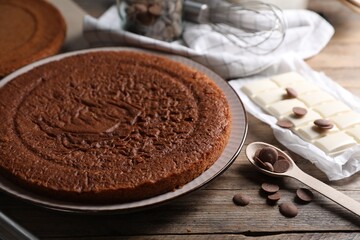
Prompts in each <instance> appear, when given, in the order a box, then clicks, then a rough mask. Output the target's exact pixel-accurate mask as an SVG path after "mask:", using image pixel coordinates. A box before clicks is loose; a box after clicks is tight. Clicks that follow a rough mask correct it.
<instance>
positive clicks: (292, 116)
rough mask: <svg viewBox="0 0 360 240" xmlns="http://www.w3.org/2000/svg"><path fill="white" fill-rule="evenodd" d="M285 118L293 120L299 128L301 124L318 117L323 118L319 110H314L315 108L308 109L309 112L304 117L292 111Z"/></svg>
mask: <svg viewBox="0 0 360 240" xmlns="http://www.w3.org/2000/svg"><path fill="white" fill-rule="evenodd" d="M285 118H286V119H288V120H289V121H290V122H292V124H294V127H295V128H298V127H300V126H301V125H304V124H306V123H309V122H313V121H315V120H316V119H319V118H321V116H320V114H318V113H317V112H314V111H313V110H311V109H308V112H307V113H306V114H305V115H304V116H302V117H297V116H296V115H295V114H293V113H290V114H288V115H287V116H286V117H285Z"/></svg>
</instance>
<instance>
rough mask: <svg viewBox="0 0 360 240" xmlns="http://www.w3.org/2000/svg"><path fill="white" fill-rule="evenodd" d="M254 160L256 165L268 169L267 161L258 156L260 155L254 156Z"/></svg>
mask: <svg viewBox="0 0 360 240" xmlns="http://www.w3.org/2000/svg"><path fill="white" fill-rule="evenodd" d="M254 160H255V163H256V165H258V166H259V167H261V168H264V169H266V165H265V163H264V162H263V161H261V159H260V158H258V157H256V156H255V157H254Z"/></svg>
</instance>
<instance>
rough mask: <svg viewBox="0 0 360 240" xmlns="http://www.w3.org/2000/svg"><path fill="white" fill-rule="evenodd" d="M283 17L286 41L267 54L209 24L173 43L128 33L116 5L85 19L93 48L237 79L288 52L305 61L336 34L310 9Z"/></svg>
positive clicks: (192, 29) (195, 26) (197, 26)
mask: <svg viewBox="0 0 360 240" xmlns="http://www.w3.org/2000/svg"><path fill="white" fill-rule="evenodd" d="M283 18H284V21H285V23H286V26H287V28H286V34H285V38H284V41H283V42H282V44H281V45H280V47H279V48H277V49H276V50H275V51H273V52H271V53H270V54H266V55H262V54H254V53H253V52H252V51H247V50H246V49H244V48H241V47H238V46H236V45H235V44H234V43H233V42H232V41H230V40H229V39H228V38H226V37H224V36H223V35H221V34H219V33H217V32H214V31H213V30H212V29H211V27H210V25H208V24H185V27H184V32H183V35H182V39H180V40H178V41H174V42H171V43H168V42H164V41H160V40H156V39H152V38H149V37H145V36H141V35H137V34H134V33H131V32H128V31H124V30H122V29H121V22H120V18H119V17H118V12H117V9H116V7H115V6H113V7H111V8H110V9H109V10H108V11H106V12H105V13H104V14H103V15H102V16H101V17H100V18H99V19H96V18H93V17H91V16H85V17H84V29H83V34H84V37H85V39H86V40H87V41H88V42H89V44H90V46H91V47H100V46H133V47H139V48H147V49H152V50H157V51H162V52H166V53H172V54H176V55H181V56H184V57H187V58H190V59H192V60H194V61H196V62H198V63H200V64H202V65H204V66H206V67H208V68H210V69H212V70H213V71H215V72H216V73H218V74H219V75H220V76H222V77H223V78H225V79H234V78H240V77H245V76H250V75H254V74H257V73H259V72H261V71H263V70H264V69H266V68H267V67H269V66H270V65H271V64H272V63H274V62H275V61H276V60H278V59H279V58H280V57H281V56H282V55H283V54H285V53H287V52H295V53H296V54H297V55H298V56H300V57H301V58H303V59H304V58H309V57H311V56H314V55H316V54H317V53H318V52H320V51H321V49H322V48H324V47H325V45H326V44H327V43H328V42H329V40H330V38H331V37H332V35H333V33H334V28H333V27H332V26H331V25H330V24H329V23H328V22H327V21H326V20H324V19H323V18H322V17H321V16H319V15H318V14H316V13H314V12H311V11H308V10H283ZM254 21H255V20H254ZM250 41H251V39H250Z"/></svg>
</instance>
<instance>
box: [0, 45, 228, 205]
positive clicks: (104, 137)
mask: <svg viewBox="0 0 360 240" xmlns="http://www.w3.org/2000/svg"><path fill="white" fill-rule="evenodd" d="M0 112H1V115H0V168H1V170H2V173H3V174H7V175H8V176H10V177H11V178H12V179H14V180H16V181H17V182H18V183H21V184H23V185H26V186H27V187H28V188H31V189H33V190H35V191H37V192H40V193H42V194H48V195H51V196H52V197H56V198H62V199H66V200H70V201H87V202H110V201H117V202H127V201H134V200H140V199H144V198H149V197H152V196H155V195H159V194H161V193H165V192H168V191H171V190H174V189H175V188H177V187H180V186H182V185H184V184H186V183H187V182H189V181H191V180H193V179H194V178H196V177H197V176H199V175H200V174H201V173H202V172H204V171H205V170H206V169H207V168H209V167H210V166H211V165H212V164H213V163H214V162H215V161H216V160H217V159H218V158H219V156H220V154H221V153H222V151H223V149H224V148H225V145H226V143H227V141H228V138H229V133H230V125H231V124H230V123H231V115H230V110H229V106H228V103H227V101H226V98H225V96H224V94H223V93H222V92H221V90H220V89H219V88H218V87H217V86H216V85H215V84H214V83H213V82H212V81H211V80H209V79H208V78H207V77H206V76H205V75H204V74H202V73H199V72H198V71H196V70H193V69H191V68H189V67H187V66H184V65H182V64H179V63H177V62H174V61H171V60H168V59H166V58H162V57H158V56H154V55H149V54H143V53H138V52H131V51H121V52H112V51H111V52H110V51H106V52H93V53H86V54H81V55H76V56H71V57H67V58H65V59H62V60H59V61H55V62H50V63H47V64H45V65H42V66H39V67H37V68H35V69H32V70H31V71H29V72H27V73H24V74H22V75H20V76H18V77H17V78H15V79H13V80H12V81H11V82H9V83H8V84H6V85H5V86H4V87H2V88H1V89H0Z"/></svg>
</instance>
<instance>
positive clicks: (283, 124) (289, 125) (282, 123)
mask: <svg viewBox="0 0 360 240" xmlns="http://www.w3.org/2000/svg"><path fill="white" fill-rule="evenodd" d="M276 124H277V125H278V126H279V127H282V128H292V127H293V126H294V124H293V123H292V122H290V121H289V120H287V119H279V120H278V121H277V122H276Z"/></svg>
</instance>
